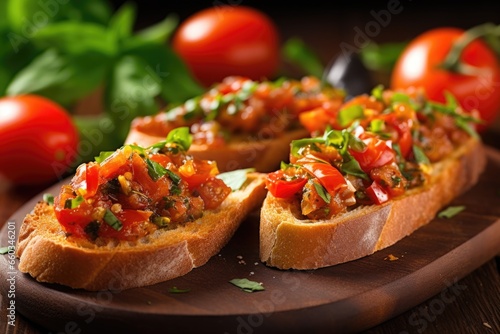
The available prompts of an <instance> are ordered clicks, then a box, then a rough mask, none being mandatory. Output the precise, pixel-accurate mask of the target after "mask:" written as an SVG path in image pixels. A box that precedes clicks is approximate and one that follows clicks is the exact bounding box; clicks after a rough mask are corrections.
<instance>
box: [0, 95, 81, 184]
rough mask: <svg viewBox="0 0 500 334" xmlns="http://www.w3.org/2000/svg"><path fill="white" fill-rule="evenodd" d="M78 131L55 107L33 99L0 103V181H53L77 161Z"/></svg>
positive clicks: (54, 104)
mask: <svg viewBox="0 0 500 334" xmlns="http://www.w3.org/2000/svg"><path fill="white" fill-rule="evenodd" d="M77 148H78V131H77V129H76V127H75V125H74V124H73V122H72V120H71V117H70V116H69V114H68V113H67V112H66V111H65V110H64V109H63V108H62V107H60V106H59V105H58V104H56V103H55V102H52V101H50V100H48V99H46V98H44V97H41V96H36V95H22V96H15V97H4V98H1V99H0V160H1V162H0V178H1V177H3V178H5V179H7V181H10V182H11V183H13V184H18V185H34V184H48V183H50V182H53V181H56V180H57V179H58V178H60V177H61V176H62V175H63V174H64V173H65V172H67V171H68V170H69V169H70V167H72V164H73V163H74V161H75V160H76V158H77Z"/></svg>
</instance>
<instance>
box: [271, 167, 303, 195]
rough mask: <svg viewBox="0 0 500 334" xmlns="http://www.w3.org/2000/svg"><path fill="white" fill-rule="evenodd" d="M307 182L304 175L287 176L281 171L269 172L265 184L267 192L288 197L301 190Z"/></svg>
mask: <svg viewBox="0 0 500 334" xmlns="http://www.w3.org/2000/svg"><path fill="white" fill-rule="evenodd" d="M306 182H307V178H305V177H297V178H289V177H287V176H286V175H285V174H284V173H283V171H282V170H281V169H280V170H277V171H276V172H272V173H269V174H268V175H267V178H266V186H267V189H268V190H269V192H270V193H271V194H272V195H273V196H274V197H278V198H289V197H292V196H293V195H295V194H296V193H297V192H299V191H302V188H303V187H304V185H305V184H306Z"/></svg>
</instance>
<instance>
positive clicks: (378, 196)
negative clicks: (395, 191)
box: [366, 181, 389, 204]
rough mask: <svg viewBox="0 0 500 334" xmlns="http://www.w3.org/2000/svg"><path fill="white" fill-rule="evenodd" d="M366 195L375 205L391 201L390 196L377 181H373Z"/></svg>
mask: <svg viewBox="0 0 500 334" xmlns="http://www.w3.org/2000/svg"><path fill="white" fill-rule="evenodd" d="M366 194H367V195H368V197H369V198H370V199H371V200H372V201H373V203H375V204H382V203H385V202H387V201H388V200H389V194H388V193H387V191H386V190H385V189H384V188H383V187H382V186H381V185H380V184H379V183H378V182H377V181H373V182H372V184H371V185H370V186H369V187H367V188H366Z"/></svg>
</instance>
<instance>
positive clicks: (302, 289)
mask: <svg viewBox="0 0 500 334" xmlns="http://www.w3.org/2000/svg"><path fill="white" fill-rule="evenodd" d="M59 187H60V184H57V185H55V186H53V187H51V188H49V189H47V190H46V191H44V193H45V192H50V193H52V194H55V193H57V192H58V190H59ZM41 198H42V194H40V195H39V196H36V197H35V198H33V199H32V200H31V201H29V202H28V203H26V204H25V205H24V206H23V207H22V208H21V209H20V210H18V212H16V214H14V215H13V216H12V217H11V219H9V221H10V222H14V223H15V224H16V229H15V230H16V231H17V230H18V229H19V226H20V224H21V222H22V219H23V217H24V216H25V215H26V213H28V212H29V211H30V210H31V209H32V208H33V207H34V205H35V203H36V202H37V201H39V200H40V199H41ZM451 205H465V206H466V210H465V211H463V212H461V213H460V214H458V215H457V216H455V217H453V218H451V219H444V218H435V219H434V220H433V221H432V222H431V223H430V224H428V225H426V226H424V227H422V228H421V229H419V230H418V231H416V232H415V233H413V234H412V235H411V236H409V237H406V238H404V239H403V240H401V241H400V242H398V243H397V244H396V245H394V246H392V247H389V248H387V249H385V250H382V251H379V252H378V253H375V254H373V255H371V256H368V257H365V258H362V259H359V260H356V261H352V262H349V263H344V264H341V265H337V266H334V267H330V268H324V269H318V270H311V271H280V270H277V269H273V268H268V267H266V266H265V265H263V264H262V263H260V261H259V257H258V224H259V213H258V211H256V212H254V213H253V214H252V215H251V216H250V217H248V219H247V220H246V221H244V223H243V224H242V226H241V227H240V229H239V230H238V231H237V232H236V234H235V236H234V238H233V239H232V240H231V241H230V243H229V244H228V245H227V246H226V247H225V248H224V249H223V250H222V251H221V252H220V254H218V255H216V256H214V257H213V258H212V259H211V260H210V261H209V262H208V263H207V264H206V265H204V266H202V267H200V268H196V269H194V270H193V271H192V272H190V273H189V274H187V275H185V276H183V277H180V278H177V279H174V280H171V281H167V282H164V283H161V284H157V285H153V286H149V287H144V288H137V289H130V290H124V291H99V292H86V291H82V290H72V289H70V288H66V287H62V286H58V285H51V284H41V283H38V282H36V281H35V280H33V279H32V278H31V277H29V276H28V275H25V274H22V273H20V272H18V271H17V263H16V265H15V266H14V268H9V266H8V263H7V260H8V255H4V256H2V257H0V286H1V289H2V290H1V291H8V289H9V283H10V282H12V281H10V282H9V281H7V278H9V277H11V276H10V275H11V274H10V273H15V289H16V291H15V293H16V295H15V303H16V310H17V311H18V312H20V313H21V314H23V315H24V316H25V317H27V318H28V319H30V320H32V321H33V322H35V323H37V324H39V325H41V326H43V327H44V328H47V329H50V330H52V331H56V332H64V333H77V332H79V330H81V332H80V333H86V332H89V333H101V332H102V333H108V332H111V331H112V332H115V333H116V332H126V333H134V332H141V333H144V332H156V331H158V329H162V332H180V333H187V332H193V333H194V332H196V333H199V332H203V333H206V332H213V333H262V332H266V333H267V332H286V333H300V332H304V331H305V330H307V331H308V332H314V331H316V332H322V331H324V330H326V329H328V330H329V331H330V332H336V331H338V332H353V331H360V330H363V329H367V328H370V327H372V326H375V325H377V324H380V323H382V322H383V321H385V320H388V319H390V318H392V317H394V316H396V315H398V314H400V313H402V312H404V311H406V310H408V309H410V308H412V307H414V306H416V305H418V304H419V303H421V302H423V301H425V300H426V299H428V298H430V297H432V296H434V295H436V294H438V293H439V292H441V291H443V290H444V289H446V290H445V291H444V292H442V293H441V294H442V295H443V296H442V297H443V298H445V297H447V298H451V297H453V294H454V293H460V291H459V290H460V285H459V284H457V282H458V280H460V279H461V278H463V277H464V276H466V275H467V274H468V273H470V272H472V271H473V270H475V269H476V268H478V267H480V266H481V265H482V264H484V263H485V262H487V261H488V260H489V259H491V258H493V257H494V256H495V255H496V254H499V253H500V152H498V151H495V150H493V149H491V148H488V166H487V169H486V171H485V173H484V174H483V175H482V176H481V178H480V181H479V183H478V184H477V185H476V186H475V187H474V188H472V189H471V190H470V191H469V192H467V193H466V194H464V195H462V196H461V197H459V198H457V199H456V200H455V201H454V202H453V203H451ZM416 209H417V210H418V208H416ZM9 226H13V223H11V224H9V223H7V224H5V225H4V228H3V229H2V231H1V232H0V245H6V244H7V240H8V228H9ZM126 274H127V273H126V272H124V273H118V275H126ZM234 278H248V279H250V280H253V281H257V282H261V283H262V284H263V286H264V287H265V290H264V291H260V292H254V293H248V292H244V291H243V290H240V289H239V288H237V287H235V286H234V285H232V284H230V283H229V281H230V280H231V279H234ZM174 287H175V288H177V289H182V290H189V291H187V292H184V293H172V292H171V290H172V288H174ZM4 298H5V297H4Z"/></svg>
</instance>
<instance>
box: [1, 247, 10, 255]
mask: <svg viewBox="0 0 500 334" xmlns="http://www.w3.org/2000/svg"><path fill="white" fill-rule="evenodd" d="M8 252H9V247H8V246H5V247H0V255H5V254H7V253H8Z"/></svg>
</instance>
